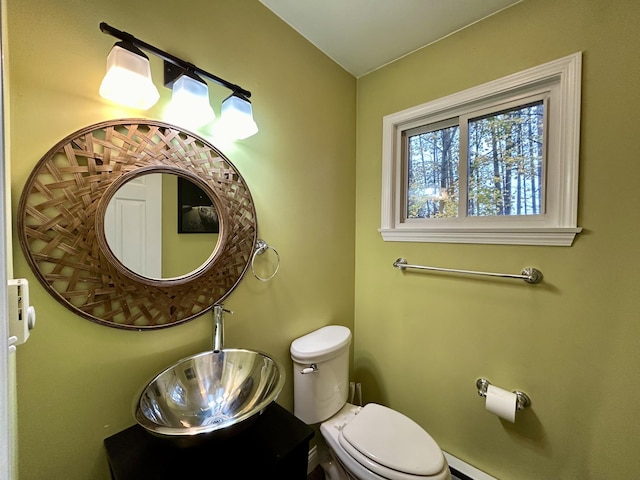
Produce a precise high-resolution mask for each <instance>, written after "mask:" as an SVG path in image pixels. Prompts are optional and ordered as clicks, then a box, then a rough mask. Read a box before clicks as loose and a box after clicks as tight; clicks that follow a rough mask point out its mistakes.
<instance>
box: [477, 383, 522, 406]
mask: <svg viewBox="0 0 640 480" xmlns="http://www.w3.org/2000/svg"><path fill="white" fill-rule="evenodd" d="M489 385H491V382H490V381H489V380H487V379H486V378H479V379H478V380H476V387H477V388H478V395H480V396H481V397H486V396H487V389H488V388H489ZM513 393H515V394H516V410H523V409H525V408H527V407H530V406H531V398H530V397H529V395H527V394H526V393H524V392H521V391H519V390H514V391H513Z"/></svg>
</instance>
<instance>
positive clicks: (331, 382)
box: [291, 325, 351, 425]
mask: <svg viewBox="0 0 640 480" xmlns="http://www.w3.org/2000/svg"><path fill="white" fill-rule="evenodd" d="M350 344H351V330H349V329H348V328H347V327H343V326H341V325H329V326H327V327H322V328H320V329H318V330H315V331H313V332H311V333H308V334H306V335H304V336H302V337H300V338H297V339H296V340H294V341H293V342H292V343H291V359H292V360H293V407H294V412H293V413H294V415H295V416H296V417H298V418H299V419H300V420H302V421H303V422H305V423H306V424H308V425H312V424H314V423H319V422H323V421H324V420H326V419H328V418H330V417H331V416H332V415H333V414H334V413H336V412H337V411H338V410H340V409H341V408H342V407H343V406H344V404H345V403H346V402H347V394H348V390H349V345H350Z"/></svg>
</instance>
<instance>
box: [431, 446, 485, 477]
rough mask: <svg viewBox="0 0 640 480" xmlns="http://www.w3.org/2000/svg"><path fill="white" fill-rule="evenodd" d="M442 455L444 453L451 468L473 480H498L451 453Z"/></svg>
mask: <svg viewBox="0 0 640 480" xmlns="http://www.w3.org/2000/svg"><path fill="white" fill-rule="evenodd" d="M442 453H444V456H445V458H446V459H447V463H448V464H449V466H450V467H452V468H455V469H456V470H457V471H459V472H460V473H464V474H465V475H466V476H467V477H469V478H473V480H497V479H496V478H495V477H492V476H491V475H488V474H486V473H484V472H483V471H482V470H478V469H477V468H476V467H474V466H473V465H469V464H468V463H466V462H463V461H462V460H460V459H459V458H457V457H454V456H453V455H451V454H450V453H447V452H444V451H443V452H442Z"/></svg>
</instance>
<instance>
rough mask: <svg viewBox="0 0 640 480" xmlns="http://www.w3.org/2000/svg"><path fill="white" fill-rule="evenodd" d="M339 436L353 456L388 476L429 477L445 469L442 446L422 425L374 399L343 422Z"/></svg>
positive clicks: (415, 479) (395, 478)
mask: <svg viewBox="0 0 640 480" xmlns="http://www.w3.org/2000/svg"><path fill="white" fill-rule="evenodd" d="M338 440H339V443H340V446H341V447H342V448H343V449H344V450H345V451H346V452H347V453H348V454H349V455H350V456H351V457H352V458H353V459H354V460H356V461H357V462H358V463H360V464H361V465H363V466H364V467H365V468H367V469H369V470H371V471H372V472H374V473H376V474H378V475H380V476H381V477H383V478H386V479H389V480H418V479H430V478H434V476H436V477H437V476H440V475H442V473H443V471H444V470H445V469H446V462H445V459H444V456H443V455H442V451H441V450H440V447H439V446H438V444H437V443H436V442H435V440H433V438H431V436H430V435H429V434H428V433H427V432H426V431H424V429H422V427H420V426H419V425H418V424H417V423H415V422H414V421H413V420H411V419H410V418H408V417H406V416H405V415H403V414H401V413H400V412H396V411H395V410H392V409H390V408H387V407H384V406H382V405H378V404H375V403H370V404H367V405H366V406H364V407H363V408H362V409H361V410H360V412H359V413H358V414H357V415H356V416H355V417H354V418H353V420H351V421H349V422H348V423H347V424H346V425H344V427H343V428H342V429H341V431H340V434H339V436H338ZM399 440H400V441H399Z"/></svg>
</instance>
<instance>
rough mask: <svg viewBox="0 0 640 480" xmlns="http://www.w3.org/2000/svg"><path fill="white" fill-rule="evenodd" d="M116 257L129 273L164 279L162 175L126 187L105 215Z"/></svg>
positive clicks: (107, 233) (113, 199) (110, 245)
mask: <svg viewBox="0 0 640 480" xmlns="http://www.w3.org/2000/svg"><path fill="white" fill-rule="evenodd" d="M104 221H105V225H104V227H105V235H106V237H107V243H108V244H109V247H110V248H111V251H112V252H113V254H114V255H115V256H116V258H118V260H120V261H121V262H122V264H123V265H125V266H126V267H127V268H128V269H129V270H131V271H133V272H135V273H137V274H138V275H141V276H143V277H147V278H162V262H161V260H160V259H161V258H162V175H161V174H151V175H141V176H139V177H136V178H134V179H132V180H130V181H128V182H127V183H125V184H124V185H122V186H121V187H120V188H119V189H118V191H117V192H116V194H115V195H114V196H113V198H112V199H111V201H110V202H109V205H108V206H107V210H106V213H105V219H104Z"/></svg>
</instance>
